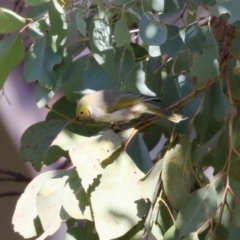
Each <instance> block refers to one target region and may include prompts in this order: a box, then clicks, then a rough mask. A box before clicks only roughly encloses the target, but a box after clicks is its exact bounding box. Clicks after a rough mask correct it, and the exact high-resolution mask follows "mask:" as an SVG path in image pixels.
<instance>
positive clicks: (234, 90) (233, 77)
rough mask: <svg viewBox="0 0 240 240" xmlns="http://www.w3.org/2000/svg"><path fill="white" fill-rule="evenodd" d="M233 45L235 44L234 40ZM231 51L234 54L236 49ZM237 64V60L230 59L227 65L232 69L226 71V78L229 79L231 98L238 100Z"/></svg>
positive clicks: (239, 92) (239, 81) (239, 78)
mask: <svg viewBox="0 0 240 240" xmlns="http://www.w3.org/2000/svg"><path fill="white" fill-rule="evenodd" d="M239 39H240V37H239V38H238V40H239ZM233 45H235V46H236V42H235V43H234V44H233ZM233 53H234V54H236V51H234V52H233ZM238 64H239V63H238V61H236V60H234V59H231V60H230V63H229V64H228V66H229V67H230V68H231V69H232V71H228V72H227V75H228V79H231V81H229V84H230V88H231V94H232V98H233V99H234V100H236V101H239V100H240V71H239V67H238Z"/></svg>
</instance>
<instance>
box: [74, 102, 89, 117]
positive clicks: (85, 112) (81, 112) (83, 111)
mask: <svg viewBox="0 0 240 240" xmlns="http://www.w3.org/2000/svg"><path fill="white" fill-rule="evenodd" d="M91 115H92V114H91V109H90V107H89V105H88V104H86V103H85V102H84V101H81V100H80V101H79V102H78V104H77V110H76V120H78V119H80V118H91Z"/></svg>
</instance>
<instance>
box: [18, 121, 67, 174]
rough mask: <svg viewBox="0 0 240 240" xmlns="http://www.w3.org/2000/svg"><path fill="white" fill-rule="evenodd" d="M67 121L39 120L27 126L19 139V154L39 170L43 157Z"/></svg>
mask: <svg viewBox="0 0 240 240" xmlns="http://www.w3.org/2000/svg"><path fill="white" fill-rule="evenodd" d="M66 124H67V121H63V120H52V121H45V122H40V123H36V124H34V125H32V126H31V127H29V128H28V129H27V130H26V131H25V132H24V134H23V135H22V139H21V147H20V155H21V157H22V158H23V159H24V160H25V161H30V162H31V163H32V165H33V167H34V168H35V169H36V170H37V171H39V170H40V169H41V167H42V166H43V165H44V162H45V160H44V158H46V157H47V152H48V150H49V148H50V146H51V144H52V143H53V141H54V139H55V138H56V137H57V135H58V134H59V133H60V132H61V130H62V129H63V128H64V126H65V125H66Z"/></svg>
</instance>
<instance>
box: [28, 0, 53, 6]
mask: <svg viewBox="0 0 240 240" xmlns="http://www.w3.org/2000/svg"><path fill="white" fill-rule="evenodd" d="M49 1H50V0H24V2H25V3H26V4H28V5H29V6H37V5H40V4H43V3H46V2H49Z"/></svg>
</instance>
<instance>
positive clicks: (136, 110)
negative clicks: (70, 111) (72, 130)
mask: <svg viewBox="0 0 240 240" xmlns="http://www.w3.org/2000/svg"><path fill="white" fill-rule="evenodd" d="M154 102H160V99H159V98H157V97H152V96H146V95H143V94H139V93H135V92H131V91H126V90H101V91H97V92H95V93H92V94H88V95H85V96H83V97H82V98H81V99H80V100H79V102H78V104H77V109H76V114H77V119H78V118H89V117H91V118H93V119H95V120H98V121H102V122H120V121H129V120H132V119H136V118H139V117H140V116H141V115H142V114H144V113H148V114H153V115H157V116H161V117H164V118H167V119H168V120H170V121H172V122H175V123H178V122H180V121H183V120H185V119H187V117H185V116H182V115H180V114H176V113H173V112H171V111H169V110H166V109H163V108H161V107H159V106H158V105H156V104H154Z"/></svg>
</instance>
